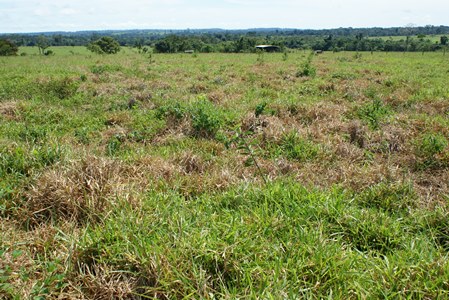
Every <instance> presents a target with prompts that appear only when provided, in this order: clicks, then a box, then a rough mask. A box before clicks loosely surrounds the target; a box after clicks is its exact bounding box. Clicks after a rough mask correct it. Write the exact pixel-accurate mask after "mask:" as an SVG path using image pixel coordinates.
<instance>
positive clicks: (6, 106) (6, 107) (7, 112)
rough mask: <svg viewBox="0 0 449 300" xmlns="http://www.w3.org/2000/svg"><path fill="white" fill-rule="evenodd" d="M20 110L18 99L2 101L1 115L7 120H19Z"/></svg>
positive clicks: (0, 106) (0, 104) (0, 103)
mask: <svg viewBox="0 0 449 300" xmlns="http://www.w3.org/2000/svg"><path fill="white" fill-rule="evenodd" d="M19 110H20V106H19V103H18V102H17V101H8V102H0V116H2V117H4V118H5V119H7V120H11V121H17V120H18V118H19V115H18V111H19Z"/></svg>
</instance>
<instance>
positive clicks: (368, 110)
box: [357, 99, 390, 129]
mask: <svg viewBox="0 0 449 300" xmlns="http://www.w3.org/2000/svg"><path fill="white" fill-rule="evenodd" d="M389 113H390V109H389V107H388V106H386V105H384V103H383V102H382V100H380V99H375V100H373V101H372V102H371V103H370V104H367V105H364V106H362V107H361V108H360V109H359V110H358V111H357V115H358V116H359V118H360V119H362V120H364V121H366V122H367V123H368V125H369V126H370V127H371V128H372V129H378V128H379V126H380V121H381V120H382V119H383V118H384V117H385V116H387V115H388V114H389Z"/></svg>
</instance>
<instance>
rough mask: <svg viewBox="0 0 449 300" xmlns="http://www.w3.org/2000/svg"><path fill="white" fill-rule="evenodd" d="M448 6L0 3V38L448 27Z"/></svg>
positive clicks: (337, 0) (331, 1) (260, 0)
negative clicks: (134, 31)
mask: <svg viewBox="0 0 449 300" xmlns="http://www.w3.org/2000/svg"><path fill="white" fill-rule="evenodd" d="M447 11H448V9H447V0H444V1H443V0H428V1H425V2H424V1H418V0H409V1H405V0H400V1H391V0H377V1H363V2H361V1H359V0H322V1H304V0H278V1H269V0H214V1H202V0H127V1H123V0H96V1H86V0H78V1H73V0H71V1H68V0H59V1H58V0H40V1H34V0H0V17H1V19H2V21H3V22H0V32H26V31H59V30H70V31H73V30H77V29H79V30H85V29H126V28H166V29H173V28H187V27H190V28H211V27H220V28H229V29H233V28H253V27H291V28H293V27H294V28H335V27H350V26H351V27H371V26H384V27H389V26H403V25H405V24H407V23H415V24H417V25H427V24H434V25H445V24H446V25H448V19H447Z"/></svg>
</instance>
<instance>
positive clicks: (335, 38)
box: [0, 26, 449, 55]
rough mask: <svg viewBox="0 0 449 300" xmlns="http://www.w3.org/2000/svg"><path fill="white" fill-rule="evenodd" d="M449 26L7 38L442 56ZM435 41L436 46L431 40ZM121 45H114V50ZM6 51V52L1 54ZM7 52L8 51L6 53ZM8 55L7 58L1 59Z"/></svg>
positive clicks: (37, 42)
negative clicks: (271, 46)
mask: <svg viewBox="0 0 449 300" xmlns="http://www.w3.org/2000/svg"><path fill="white" fill-rule="evenodd" d="M448 34H449V26H424V27H396V28H338V29H323V30H299V29H276V28H273V29H269V28H268V29H252V30H220V29H208V30H207V29H206V30H123V31H82V32H70V33H64V32H50V33H42V34H3V35H0V39H1V40H2V41H3V42H2V44H0V46H1V47H2V48H0V49H6V48H8V47H9V46H8V45H6V44H5V43H6V41H8V43H11V44H12V45H14V46H37V47H39V49H40V52H41V53H42V54H49V53H50V54H51V52H48V51H49V50H46V49H47V48H48V47H50V46H88V48H89V49H90V50H92V51H94V52H97V53H101V51H100V49H99V48H98V47H96V46H95V43H98V41H100V40H101V39H102V38H103V37H104V36H107V37H108V38H110V39H113V40H114V41H116V42H117V44H118V45H119V46H129V47H137V48H139V49H143V48H145V49H148V48H149V47H151V48H153V49H154V50H155V51H156V52H160V53H175V52H183V51H188V50H194V51H196V52H226V53H232V52H233V53H238V52H254V51H256V49H255V46H256V45H259V44H270V45H276V46H279V47H280V49H281V50H283V49H285V48H289V49H313V50H324V51H423V52H424V51H438V50H441V49H446V48H447V47H448V37H447V35H448ZM430 35H433V36H435V35H437V36H438V40H435V39H434V38H430V37H429V36H430ZM116 46H117V45H114V47H116ZM2 51H3V50H2ZM4 52H6V50H5V51H4ZM2 55H5V54H2Z"/></svg>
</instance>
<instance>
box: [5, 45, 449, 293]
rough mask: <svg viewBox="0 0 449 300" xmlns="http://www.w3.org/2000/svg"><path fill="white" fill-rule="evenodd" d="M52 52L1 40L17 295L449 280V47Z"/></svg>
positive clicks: (399, 287) (8, 264)
mask: <svg viewBox="0 0 449 300" xmlns="http://www.w3.org/2000/svg"><path fill="white" fill-rule="evenodd" d="M51 50H52V51H53V52H54V53H55V55H52V56H40V55H38V51H37V48H33V47H25V48H21V49H20V52H21V53H27V55H24V56H18V57H7V58H6V57H2V58H0V65H1V66H2V70H4V71H3V72H1V73H0V232H2V234H1V235H0V298H5V299H28V298H33V299H47V298H58V297H63V298H64V297H65V298H92V299H96V298H99V299H104V298H107V299H110V298H119V299H120V298H149V299H221V298H227V299H236V298H239V299H254V298H260V299H265V298H267V299H283V298H288V299H298V298H310V299H322V298H329V299H377V298H386V299H402V298H410V299H415V298H418V299H444V298H448V297H449V285H448V282H449V271H448V270H449V266H448V261H449V260H448V255H447V253H448V252H447V251H448V250H449V229H448V228H449V227H448V226H449V224H448V221H447V220H448V205H447V201H448V199H449V185H448V177H447V174H449V172H448V168H449V142H448V136H449V129H448V128H449V124H448V116H449V88H448V85H447V82H446V81H447V74H448V72H449V68H448V67H447V60H448V57H449V56H447V55H443V53H425V54H424V55H422V54H421V53H373V54H369V53H363V54H362V55H355V53H345V52H339V53H324V54H322V55H317V56H313V55H311V54H310V53H309V52H303V51H301V52H291V53H288V57H287V58H285V55H283V54H282V53H273V54H268V53H266V54H264V55H263V57H262V56H260V55H258V54H198V55H196V56H192V55H186V54H183V53H182V54H153V55H152V56H151V59H150V58H149V57H148V55H147V56H145V55H142V54H139V53H138V52H137V51H136V50H134V49H129V48H124V49H122V51H121V52H120V53H118V54H117V55H111V56H108V55H104V56H102V55H95V54H92V53H90V52H88V51H87V50H86V49H85V48H83V47H52V48H51ZM410 70H413V72H411V71H410Z"/></svg>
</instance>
